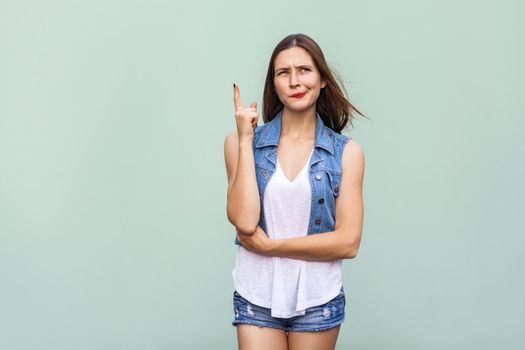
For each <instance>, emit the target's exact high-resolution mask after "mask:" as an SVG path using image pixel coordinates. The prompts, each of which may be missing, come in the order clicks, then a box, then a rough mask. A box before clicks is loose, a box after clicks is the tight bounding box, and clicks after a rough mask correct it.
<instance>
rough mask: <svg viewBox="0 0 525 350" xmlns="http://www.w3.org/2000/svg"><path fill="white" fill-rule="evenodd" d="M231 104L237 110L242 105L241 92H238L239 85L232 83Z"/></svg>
mask: <svg viewBox="0 0 525 350" xmlns="http://www.w3.org/2000/svg"><path fill="white" fill-rule="evenodd" d="M233 104H234V105H235V110H236V111H237V110H239V109H240V108H243V107H242V101H241V93H240V92H239V85H237V84H233Z"/></svg>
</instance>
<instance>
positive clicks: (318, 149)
mask: <svg viewBox="0 0 525 350" xmlns="http://www.w3.org/2000/svg"><path fill="white" fill-rule="evenodd" d="M282 113H283V110H282V109H281V110H280V111H279V112H278V113H277V115H276V116H275V117H274V118H273V119H272V120H271V121H270V122H268V123H266V124H264V125H260V126H257V127H256V128H255V130H254V138H253V155H254V160H255V175H256V177H257V186H258V188H259V198H260V203H261V214H260V219H259V226H261V228H262V229H263V230H264V231H265V232H266V222H265V219H264V189H265V188H266V185H267V184H268V181H270V178H271V177H272V175H273V174H274V172H275V167H276V162H277V145H278V144H279V137H280V136H281V119H282ZM316 120H317V121H316V126H315V145H314V151H313V153H312V156H311V158H310V166H309V177H310V186H311V189H312V201H311V209H310V221H309V223H308V232H307V234H308V235H311V234H315V233H321V232H328V231H334V229H335V199H336V197H337V196H339V186H340V183H341V155H342V154H343V149H344V146H345V144H346V143H347V142H348V141H349V140H351V139H352V138H351V137H349V136H345V135H342V134H338V133H336V132H335V131H333V130H332V129H330V128H328V127H326V126H325V125H324V123H323V120H322V119H321V116H320V115H319V113H316ZM235 244H237V245H240V242H239V240H238V239H237V238H235Z"/></svg>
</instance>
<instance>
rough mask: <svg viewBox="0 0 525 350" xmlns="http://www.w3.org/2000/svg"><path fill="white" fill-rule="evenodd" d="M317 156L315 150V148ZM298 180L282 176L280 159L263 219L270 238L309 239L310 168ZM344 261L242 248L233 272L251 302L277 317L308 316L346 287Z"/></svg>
mask: <svg viewBox="0 0 525 350" xmlns="http://www.w3.org/2000/svg"><path fill="white" fill-rule="evenodd" d="M312 152H313V149H312ZM312 152H310V156H309V157H308V160H307V161H306V163H305V165H304V167H303V168H302V170H301V171H300V172H299V174H298V175H297V176H296V178H295V179H294V180H293V181H290V180H289V179H288V178H287V177H286V175H285V174H284V172H283V171H282V169H281V167H280V164H279V160H277V164H276V170H275V173H274V175H273V176H272V178H271V179H270V181H269V182H268V184H267V185H266V188H265V191H264V214H265V219H266V227H267V232H266V233H267V234H268V236H269V237H270V238H271V239H283V238H293V237H300V236H306V235H307V232H308V222H309V220H310V209H311V205H312V203H311V202H312V198H311V196H312V193H311V187H310V179H309V174H308V170H309V164H310V159H311V157H312ZM341 265H342V260H341V259H338V260H334V261H306V260H299V259H290V258H281V257H275V256H274V257H271V256H263V255H259V254H256V253H253V252H250V251H248V250H246V249H245V248H243V247H241V246H238V248H237V256H236V261H235V267H234V269H233V271H232V276H233V281H234V286H235V289H236V290H237V292H238V293H239V294H240V295H241V296H242V297H244V298H245V299H246V300H248V301H249V302H251V303H253V304H255V305H259V306H262V307H266V308H270V309H271V315H272V317H280V318H290V317H293V316H299V315H304V314H305V310H306V309H307V308H309V307H312V306H317V305H321V304H324V303H326V302H328V301H330V300H331V299H333V298H335V297H336V296H337V295H338V294H339V291H340V289H341V287H342V285H343V283H342V278H341Z"/></svg>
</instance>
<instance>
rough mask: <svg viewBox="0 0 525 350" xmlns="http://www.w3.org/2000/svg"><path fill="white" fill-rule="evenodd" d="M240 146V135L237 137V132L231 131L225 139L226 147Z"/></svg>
mask: <svg viewBox="0 0 525 350" xmlns="http://www.w3.org/2000/svg"><path fill="white" fill-rule="evenodd" d="M238 144H239V135H237V132H236V131H231V132H229V133H228V135H226V138H225V139H224V147H225V148H226V147H228V148H229V147H232V146H236V145H238Z"/></svg>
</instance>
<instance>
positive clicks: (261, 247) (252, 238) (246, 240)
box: [237, 225, 272, 255]
mask: <svg viewBox="0 0 525 350" xmlns="http://www.w3.org/2000/svg"><path fill="white" fill-rule="evenodd" d="M237 239H238V240H239V241H240V242H241V246H242V247H244V248H246V249H248V250H249V251H252V252H255V253H258V254H261V255H270V254H269V253H270V251H271V247H272V240H271V239H270V238H269V237H268V236H267V235H266V233H265V232H264V231H263V229H262V228H261V227H260V226H259V225H257V229H256V230H255V232H254V233H253V234H251V235H247V234H243V233H240V232H239V231H238V230H237Z"/></svg>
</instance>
